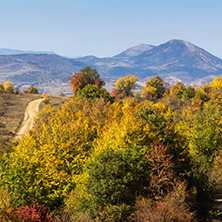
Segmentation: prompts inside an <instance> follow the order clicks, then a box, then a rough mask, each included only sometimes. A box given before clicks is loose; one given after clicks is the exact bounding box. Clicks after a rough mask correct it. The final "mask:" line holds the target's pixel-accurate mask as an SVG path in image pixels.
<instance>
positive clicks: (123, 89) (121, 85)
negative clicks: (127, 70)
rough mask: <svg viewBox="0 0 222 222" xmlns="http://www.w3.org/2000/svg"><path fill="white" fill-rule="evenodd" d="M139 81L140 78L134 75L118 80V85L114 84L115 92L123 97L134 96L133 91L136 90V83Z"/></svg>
mask: <svg viewBox="0 0 222 222" xmlns="http://www.w3.org/2000/svg"><path fill="white" fill-rule="evenodd" d="M138 80H139V78H138V77H136V76H134V75H127V76H125V77H121V78H119V79H118V80H117V82H116V83H114V84H113V86H114V90H115V91H116V92H117V94H118V95H120V96H122V97H126V96H132V95H133V93H132V90H133V89H135V88H136V86H137V85H136V82H137V81H138Z"/></svg>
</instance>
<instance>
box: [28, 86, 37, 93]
mask: <svg viewBox="0 0 222 222" xmlns="http://www.w3.org/2000/svg"><path fill="white" fill-rule="evenodd" d="M28 93H29V94H38V89H36V87H34V86H31V87H30V88H29V90H28Z"/></svg>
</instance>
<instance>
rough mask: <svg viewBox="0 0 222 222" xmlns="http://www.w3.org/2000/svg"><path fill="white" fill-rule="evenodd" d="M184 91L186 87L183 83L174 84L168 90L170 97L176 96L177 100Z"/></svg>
mask: <svg viewBox="0 0 222 222" xmlns="http://www.w3.org/2000/svg"><path fill="white" fill-rule="evenodd" d="M185 89H186V87H185V85H184V84H183V83H181V82H176V83H175V84H174V85H173V86H171V88H170V95H176V96H177V97H178V98H181V97H182V95H183V92H184V91H185Z"/></svg>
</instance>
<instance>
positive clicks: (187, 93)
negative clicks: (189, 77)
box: [182, 86, 196, 100]
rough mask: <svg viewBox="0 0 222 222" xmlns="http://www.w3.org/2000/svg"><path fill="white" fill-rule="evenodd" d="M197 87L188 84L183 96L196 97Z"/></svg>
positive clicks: (184, 97) (187, 97)
mask: <svg viewBox="0 0 222 222" xmlns="http://www.w3.org/2000/svg"><path fill="white" fill-rule="evenodd" d="M195 94H196V92H195V88H194V87H191V86H188V87H187V88H186V89H185V90H184V91H183V95H182V98H183V99H184V100H189V99H192V98H194V97H195Z"/></svg>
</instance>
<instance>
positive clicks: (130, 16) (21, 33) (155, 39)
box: [0, 0, 222, 57]
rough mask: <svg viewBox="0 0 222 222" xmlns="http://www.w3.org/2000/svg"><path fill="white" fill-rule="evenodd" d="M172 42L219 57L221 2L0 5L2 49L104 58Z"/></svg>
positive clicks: (86, 0)
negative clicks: (136, 47)
mask: <svg viewBox="0 0 222 222" xmlns="http://www.w3.org/2000/svg"><path fill="white" fill-rule="evenodd" d="M171 39H183V40H186V41H189V42H191V43H194V44H196V45H198V46H200V47H202V48H204V49H206V50H207V51H209V52H211V53H213V54H214V55H216V56H220V57H222V0H0V48H11V49H24V50H44V51H45V50H48V51H54V52H56V53H58V54H61V55H67V56H84V55H96V56H98V57H105V56H113V55H115V54H118V53H119V52H121V51H123V50H125V49H127V48H129V47H131V46H134V45H137V44H139V43H147V44H152V45H159V44H162V43H164V42H167V41H168V40H171Z"/></svg>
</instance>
